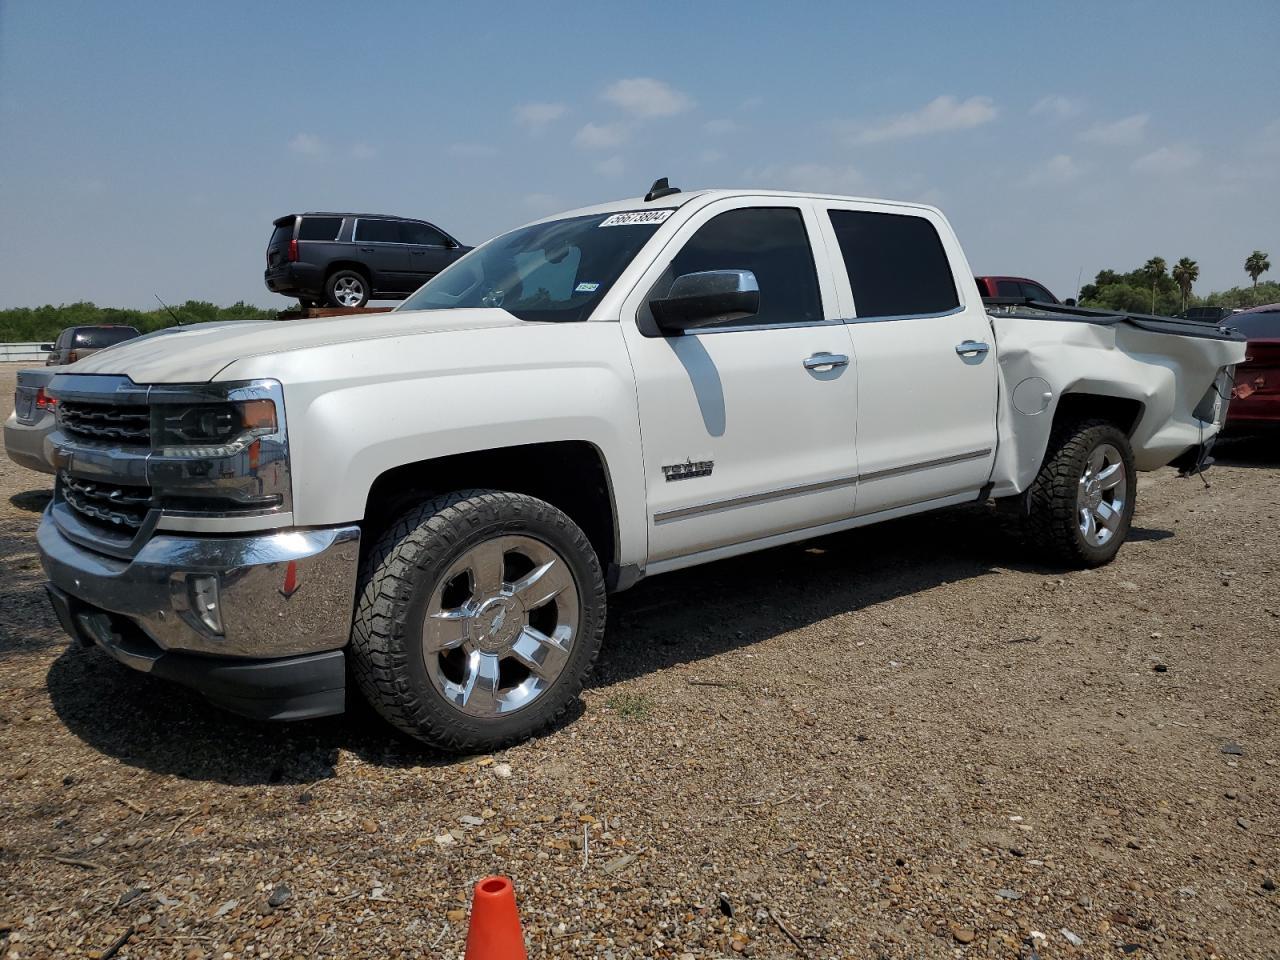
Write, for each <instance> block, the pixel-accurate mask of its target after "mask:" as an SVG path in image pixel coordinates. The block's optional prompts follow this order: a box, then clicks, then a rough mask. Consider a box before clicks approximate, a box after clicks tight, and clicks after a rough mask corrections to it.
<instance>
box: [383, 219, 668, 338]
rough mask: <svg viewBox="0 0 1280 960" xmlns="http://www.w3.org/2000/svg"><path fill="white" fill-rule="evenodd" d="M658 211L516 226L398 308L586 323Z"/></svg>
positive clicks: (645, 236) (644, 238)
mask: <svg viewBox="0 0 1280 960" xmlns="http://www.w3.org/2000/svg"><path fill="white" fill-rule="evenodd" d="M645 214H647V216H646V215H645ZM663 214H667V215H669V212H668V211H666V210H661V211H659V210H654V211H644V212H643V214H639V215H637V214H630V215H624V214H607V213H600V214H594V215H592V216H587V217H570V218H568V219H565V220H552V221H549V222H547V223H537V224H534V225H533V226H530V227H522V228H521V229H519V230H513V231H512V232H511V233H507V234H503V235H502V236H500V237H498V238H496V239H494V240H491V241H489V242H488V243H486V244H484V245H483V246H480V247H477V248H476V249H475V250H473V251H472V252H471V253H468V254H467V255H466V256H465V257H463V258H462V259H461V260H459V261H458V262H457V263H454V264H452V265H451V266H449V267H448V268H446V269H445V270H442V271H441V272H440V273H439V274H438V275H436V276H435V277H432V278H431V279H430V280H428V281H427V283H426V284H425V285H424V286H422V287H421V288H420V289H419V290H418V292H417V293H415V294H413V295H412V296H410V297H409V299H407V300H405V302H404V303H403V304H401V305H400V306H399V307H397V308H396V309H397V310H449V309H453V308H456V307H500V308H501V309H503V310H506V311H507V312H508V313H510V314H513V315H514V316H516V317H519V318H520V319H521V320H543V321H553V322H558V323H572V322H576V321H580V320H586V319H587V317H588V316H590V314H591V311H592V309H593V308H594V307H595V305H596V304H597V303H598V302H599V300H600V298H601V297H603V296H604V295H605V293H607V292H608V290H609V288H610V287H611V286H613V284H614V282H615V281H616V280H617V279H618V277H619V275H621V273H622V271H623V270H624V269H626V266H627V264H629V263H630V262H631V260H632V258H633V257H635V255H636V253H637V252H638V251H639V250H640V248H641V247H642V246H644V244H645V241H647V240H648V239H649V238H650V237H651V236H653V234H654V231H656V230H657V229H658V225H659V223H660V222H661V221H662V220H663V219H665V217H664V216H662V215H663ZM637 220H640V221H641V222H635V221H637ZM646 220H647V221H649V222H643V221H646Z"/></svg>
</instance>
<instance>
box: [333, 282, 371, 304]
mask: <svg viewBox="0 0 1280 960" xmlns="http://www.w3.org/2000/svg"><path fill="white" fill-rule="evenodd" d="M333 299H335V300H337V301H338V302H339V303H340V304H342V305H343V306H344V307H355V306H358V305H359V303H360V301H361V300H363V299H364V284H363V283H361V282H360V280H359V278H357V277H342V278H340V279H339V280H338V282H337V283H335V284H334V285H333Z"/></svg>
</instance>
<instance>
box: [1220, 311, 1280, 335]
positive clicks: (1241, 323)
mask: <svg viewBox="0 0 1280 960" xmlns="http://www.w3.org/2000/svg"><path fill="white" fill-rule="evenodd" d="M1222 322H1223V323H1224V324H1226V325H1227V326H1228V327H1235V328H1236V329H1237V330H1239V331H1240V332H1241V333H1243V334H1244V335H1245V336H1246V337H1248V338H1249V339H1251V340H1255V339H1256V340H1262V339H1271V338H1273V337H1280V310H1259V311H1258V312H1256V313H1238V314H1236V315H1235V316H1234V317H1227V318H1226V319H1225V320H1223V321H1222Z"/></svg>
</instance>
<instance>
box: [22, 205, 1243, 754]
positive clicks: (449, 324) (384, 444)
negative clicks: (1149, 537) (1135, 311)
mask: <svg viewBox="0 0 1280 960" xmlns="http://www.w3.org/2000/svg"><path fill="white" fill-rule="evenodd" d="M1243 357H1244V342H1243V341H1242V340H1241V339H1239V338H1238V337H1236V336H1234V335H1233V334H1231V333H1230V332H1228V331H1225V330H1221V329H1215V328H1213V327H1210V326H1206V325H1204V324H1194V323H1180V322H1178V321H1171V320H1162V319H1158V318H1148V317H1134V316H1125V317H1118V316H1106V315H1097V314H1091V313H1088V312H1085V311H1078V312H1076V313H1041V314H1038V315H1037V314H1036V313H1035V312H1032V313H1020V312H1016V311H1015V312H1012V313H1008V312H1002V313H999V314H995V315H992V314H989V313H988V312H987V310H986V309H984V305H983V302H982V300H981V298H980V297H979V295H978V290H977V288H976V286H975V284H974V281H973V278H972V273H971V271H970V269H969V265H968V264H967V263H966V262H965V256H964V253H963V252H962V251H961V248H960V245H959V243H958V242H957V240H956V238H955V235H954V234H953V232H952V230H951V227H950V226H949V225H948V223H947V221H946V219H945V218H944V217H943V216H942V214H941V213H940V212H939V211H937V210H936V209H933V208H931V207H927V206H920V205H915V204H906V203H891V202H883V201H877V200H860V199H851V198H846V197H835V196H818V195H803V194H793V193H774V192H767V191H765V192H746V191H725V190H709V191H699V192H690V193H681V192H679V191H677V190H674V189H672V188H669V187H666V186H665V183H664V182H663V181H659V183H658V184H655V186H654V189H653V190H651V191H650V193H649V195H648V196H646V197H644V198H643V199H635V200H627V201H622V202H619V203H609V204H604V205H601V206H596V207H589V208H586V209H582V210H576V211H573V212H571V213H566V214H562V215H559V216H556V217H552V218H549V219H546V220H541V221H538V222H536V223H533V224H530V225H528V226H525V227H522V228H520V229H518V230H514V231H512V232H510V233H507V234H505V235H503V236H500V237H498V238H496V239H494V240H491V241H489V242H488V243H486V244H484V245H483V246H481V247H479V248H477V249H476V250H474V251H473V252H471V253H469V254H468V255H467V256H466V257H464V258H463V259H461V260H460V261H458V262H457V263H456V264H454V265H453V266H451V267H449V268H448V269H447V270H445V271H443V272H442V273H441V274H440V275H438V276H437V277H435V278H434V279H432V280H431V281H430V282H428V283H427V284H426V285H425V286H423V287H422V288H421V289H419V290H418V291H417V292H416V293H415V294H413V295H412V296H411V297H410V298H409V299H408V300H407V301H405V303H404V304H403V305H402V306H400V307H399V308H398V309H396V310H395V311H394V312H392V313H386V314H380V315H374V316H359V317H345V318H333V319H320V320H309V321H297V322H288V323H286V322H263V323H250V322H240V323H233V324H209V325H201V326H193V327H189V328H185V329H180V330H172V331H169V332H167V333H166V334H164V335H163V336H149V337H142V338H140V339H137V340H133V341H131V342H129V343H125V344H122V345H120V346H118V347H115V348H112V349H110V350H104V351H102V352H101V353H99V354H96V355H95V356H93V357H90V358H87V359H85V360H83V361H81V362H79V363H76V364H73V365H72V366H70V367H67V368H66V370H65V372H61V373H59V374H58V376H57V377H56V378H55V379H54V380H53V382H52V384H51V386H50V392H51V393H52V394H53V395H54V396H55V397H56V398H57V405H56V406H57V415H58V429H57V430H56V431H55V432H54V433H52V434H51V435H50V437H49V439H48V444H49V447H48V449H47V453H48V456H49V458H50V459H51V460H52V461H53V462H54V464H55V465H56V467H57V469H58V479H57V486H56V491H55V495H54V498H53V501H52V502H51V504H50V506H49V508H48V510H47V511H46V513H45V515H44V517H43V519H42V521H41V523H40V529H39V545H40V550H41V556H42V559H43V563H44V568H45V570H46V572H47V575H48V578H49V581H50V584H49V593H50V596H51V598H52V600H53V605H54V607H55V609H56V611H57V613H58V615H59V618H60V620H61V622H62V624H63V626H64V627H65V629H66V630H67V631H68V632H69V633H70V634H71V635H72V636H73V637H76V638H78V639H79V640H81V641H82V642H84V643H86V644H96V645H98V646H100V647H102V648H103V649H105V650H106V651H107V652H108V653H110V654H111V655H112V656H114V657H116V658H117V659H118V660H120V661H122V662H123V663H125V664H128V665H129V666H132V667H134V668H136V669H139V670H144V671H149V672H151V673H153V674H157V675H160V676H164V677H169V678H172V679H174V680H177V681H179V682H182V683H185V684H187V685H189V686H191V687H193V688H195V689H196V690H198V691H200V692H201V693H202V694H203V695H204V696H206V697H207V698H208V699H209V700H211V701H213V702H214V703H217V704H220V705H222V706H224V707H227V708H229V709H232V710H236V711H238V712H241V713H244V714H248V715H250V716H255V717H260V718H272V719H296V718H304V717H316V716H322V715H325V714H332V713H338V712H340V711H342V710H343V709H344V705H345V698H346V695H347V694H346V690H347V677H348V675H349V674H350V676H351V677H352V678H353V679H354V682H355V683H356V684H357V685H358V687H359V690H360V692H361V693H363V695H364V696H365V697H367V698H368V699H369V700H370V701H371V702H372V704H373V705H374V707H375V708H376V709H377V710H378V711H379V712H380V713H381V714H382V715H383V716H384V717H386V719H387V720H388V721H390V722H391V723H392V724H394V725H395V726H397V727H398V728H400V729H401V730H403V731H405V732H407V733H408V734H410V735H412V736H415V737H418V738H420V739H421V740H423V741H426V742H428V743H431V744H434V745H437V746H440V747H443V748H446V749H451V750H460V751H475V750H482V749H489V748H493V747H495V746H497V745H500V744H503V743H509V742H511V741H513V740H516V739H519V738H522V737H526V736H528V735H530V734H532V733H534V732H536V731H538V730H540V729H543V728H545V727H547V726H548V725H549V724H551V723H553V722H554V721H555V720H556V719H557V718H558V717H560V716H561V715H562V714H563V713H564V711H565V710H566V708H567V707H568V706H569V705H570V704H571V703H572V702H573V701H574V700H575V699H576V697H577V695H578V693H579V691H580V689H581V687H582V685H583V682H584V680H585V678H586V676H587V674H588V672H589V670H590V668H591V666H592V663H593V661H594V660H595V658H596V656H597V653H598V652H599V650H600V646H601V639H602V634H603V631H604V626H605V605H606V595H607V594H608V592H609V591H611V590H622V589H625V588H627V587H629V586H631V585H632V584H634V583H636V581H637V580H639V579H640V578H641V577H644V576H651V575H653V574H658V573H666V572H668V571H673V570H679V569H680V568H682V567H687V566H691V565H693V564H699V563H706V562H709V561H713V560H717V559H720V558H722V557H728V556H732V555H734V554H741V553H745V552H748V551H753V550H761V549H764V548H767V547H771V546H774V545H777V544H782V543H786V542H788V541H793V540H798V539H801V538H806V537H814V536H818V535H821V534H827V533H831V532H833V531H839V530H847V529H849V528H851V527H857V526H861V525H863V524H870V523H875V522H877V521H880V520H887V519H890V518H893V517H901V516H904V515H906V514H911V513H917V512H920V511H925V510H935V509H938V508H942V507H949V506H952V505H955V504H963V503H970V502H975V501H981V500H986V499H990V498H994V499H997V500H1005V501H1007V502H1008V503H1009V504H1012V505H1013V506H1015V507H1016V508H1017V509H1019V510H1020V511H1021V512H1022V513H1023V514H1024V515H1025V519H1026V523H1027V526H1028V528H1029V531H1030V533H1031V535H1032V537H1033V539H1034V541H1035V542H1037V543H1038V544H1039V545H1040V547H1041V548H1042V549H1043V554H1044V557H1045V559H1046V561H1048V562H1051V563H1053V564H1058V565H1074V566H1090V565H1096V564H1101V563H1105V562H1107V561H1108V560H1110V559H1111V558H1112V557H1113V556H1114V555H1115V553H1116V551H1117V550H1118V549H1119V548H1120V545H1121V543H1122V542H1123V541H1124V539H1125V536H1126V534H1127V533H1128V530H1129V525H1130V520H1131V518H1132V516H1133V508H1134V493H1135V479H1136V477H1135V472H1136V471H1141V470H1152V469H1155V468H1157V467H1161V466H1164V465H1166V464H1168V463H1170V462H1171V461H1175V460H1177V461H1178V462H1179V463H1180V464H1181V465H1182V466H1183V467H1185V468H1187V469H1193V468H1196V467H1202V466H1203V465H1204V459H1205V457H1204V455H1205V454H1206V453H1207V450H1208V446H1209V444H1210V443H1211V441H1212V438H1213V437H1214V435H1215V434H1216V432H1217V430H1218V428H1219V425H1220V424H1221V422H1222V418H1223V413H1224V409H1223V408H1224V406H1225V400H1224V399H1223V398H1224V396H1225V394H1226V391H1227V390H1228V389H1229V384H1230V368H1231V366H1232V365H1233V364H1235V363H1237V362H1238V361H1240V360H1241V359H1242V358H1243ZM766 562H767V561H766ZM743 599H744V600H746V599H748V598H745V597H744V598H743Z"/></svg>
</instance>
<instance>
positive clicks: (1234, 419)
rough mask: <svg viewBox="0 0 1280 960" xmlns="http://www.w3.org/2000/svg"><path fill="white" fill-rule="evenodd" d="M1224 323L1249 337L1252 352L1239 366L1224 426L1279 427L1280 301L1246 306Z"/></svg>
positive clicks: (1242, 429)
mask: <svg viewBox="0 0 1280 960" xmlns="http://www.w3.org/2000/svg"><path fill="white" fill-rule="evenodd" d="M1223 323H1224V324H1225V325H1226V326H1229V327H1235V328H1236V329H1237V330H1239V331H1240V332H1241V333H1243V334H1244V335H1245V336H1246V337H1248V338H1249V352H1248V354H1247V355H1246V356H1245V360H1244V363H1242V364H1240V365H1239V366H1237V367H1236V383H1235V386H1234V387H1232V388H1231V405H1230V406H1229V407H1227V422H1226V426H1225V427H1224V430H1229V431H1231V432H1232V433H1247V432H1249V431H1250V430H1258V429H1262V428H1271V429H1274V428H1276V427H1280V303H1269V304H1267V305H1266V306H1263V307H1254V308H1253V309H1252V310H1244V311H1242V312H1240V313H1237V314H1235V315H1234V316H1232V317H1230V318H1229V319H1227V320H1224V321H1223Z"/></svg>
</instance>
